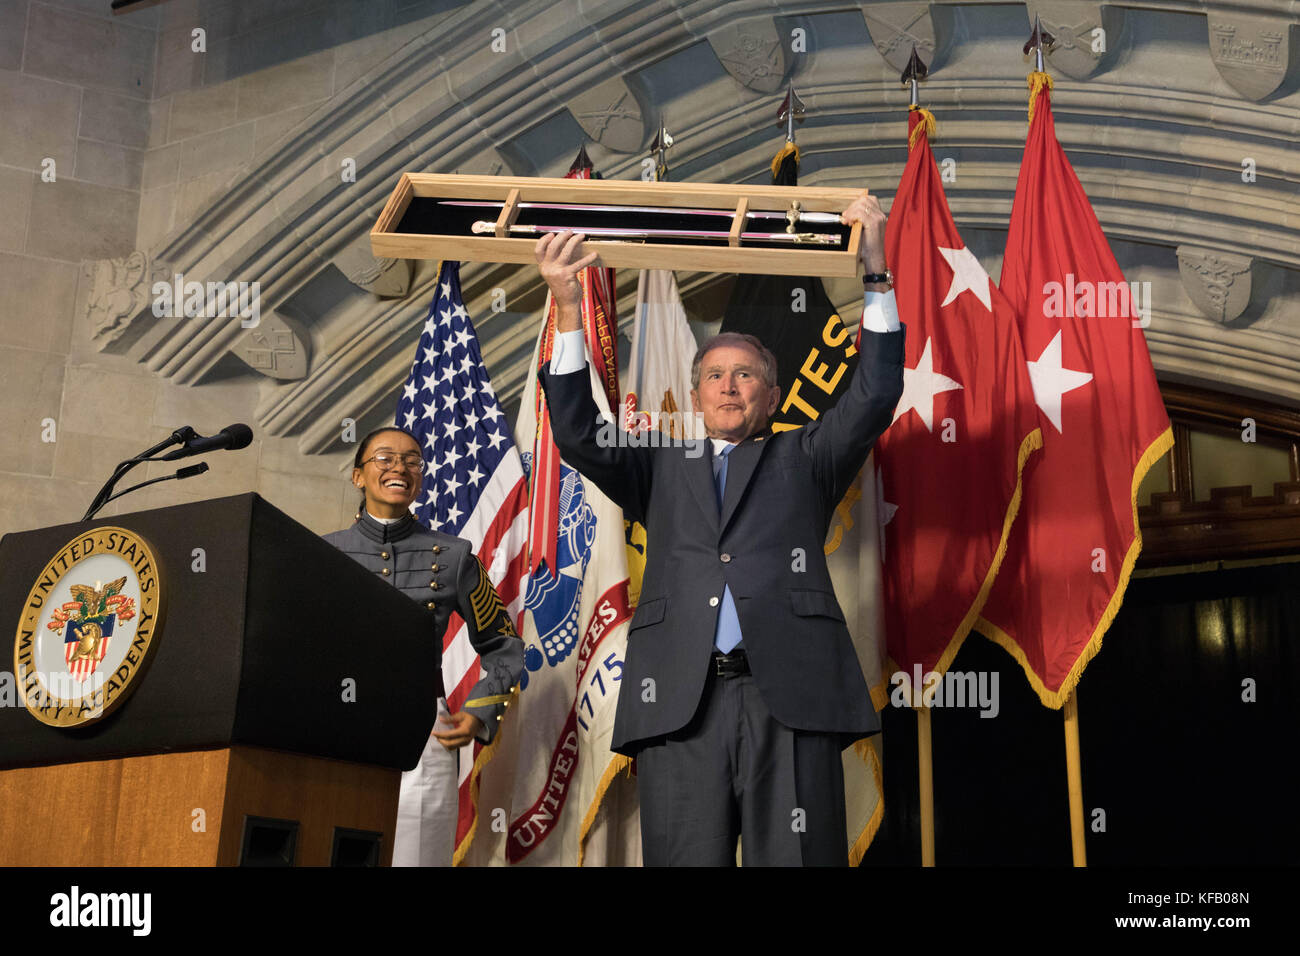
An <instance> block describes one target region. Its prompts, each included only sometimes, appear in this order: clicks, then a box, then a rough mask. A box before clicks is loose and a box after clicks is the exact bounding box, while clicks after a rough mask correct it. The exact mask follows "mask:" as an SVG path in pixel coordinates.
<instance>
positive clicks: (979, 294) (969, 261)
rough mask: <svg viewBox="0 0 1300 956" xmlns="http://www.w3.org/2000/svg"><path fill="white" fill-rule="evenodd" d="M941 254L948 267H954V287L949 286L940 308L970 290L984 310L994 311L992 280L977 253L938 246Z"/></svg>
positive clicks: (964, 249) (962, 248)
mask: <svg viewBox="0 0 1300 956" xmlns="http://www.w3.org/2000/svg"><path fill="white" fill-rule="evenodd" d="M936 248H937V249H938V250H939V254H940V255H942V256H943V257H944V259H945V260H946V261H947V263H948V265H949V266H951V267H952V285H950V286H948V294H947V295H946V296H944V299H943V301H942V302H940V303H939V305H940V307H942V306H945V305H947V304H948V303H950V302H952V300H953V299H955V298H957V296H959V295H961V294H962V293H963V292H965V291H967V290H970V291H971V292H973V293H975V298H977V299H979V300H980V302H981V303H982V304H983V305H984V308H986V309H988V310H989V311H990V312H992V311H993V293H991V292H990V291H989V284H990V283H991V282H992V280H991V279H990V278H989V274H988V273H987V272H985V271H984V267H983V266H982V265H980V262H979V260H978V259H976V258H975V253H973V252H971V251H970V248H969V247H967V246H962V247H961V248H960V249H945V248H943V246H936Z"/></svg>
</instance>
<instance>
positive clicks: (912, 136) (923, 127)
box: [907, 106, 939, 153]
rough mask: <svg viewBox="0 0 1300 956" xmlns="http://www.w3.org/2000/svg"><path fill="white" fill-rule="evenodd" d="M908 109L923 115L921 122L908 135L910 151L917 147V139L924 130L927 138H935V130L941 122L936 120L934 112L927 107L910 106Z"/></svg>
mask: <svg viewBox="0 0 1300 956" xmlns="http://www.w3.org/2000/svg"><path fill="white" fill-rule="evenodd" d="M907 111H908V112H909V113H919V114H920V115H921V122H919V123H917V124H916V127H915V128H914V129H913V130H912V132H911V133H909V134H908V136H907V151H908V152H909V153H910V152H911V151H912V150H913V149H915V148H916V143H917V140H919V139H920V138H921V133H922V131H924V133H925V138H926V139H934V136H935V131H936V130H937V129H938V128H939V124H938V123H936V122H935V121H934V114H933V113H931V112H930V111H929V110H927V109H925V107H922V106H909V107H908V108H907Z"/></svg>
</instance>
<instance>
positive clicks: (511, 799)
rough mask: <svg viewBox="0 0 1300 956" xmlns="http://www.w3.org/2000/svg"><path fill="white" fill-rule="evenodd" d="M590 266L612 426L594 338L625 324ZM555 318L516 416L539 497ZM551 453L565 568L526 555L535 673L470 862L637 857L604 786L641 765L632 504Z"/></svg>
mask: <svg viewBox="0 0 1300 956" xmlns="http://www.w3.org/2000/svg"><path fill="white" fill-rule="evenodd" d="M592 271H596V270H584V272H583V273H582V274H581V281H583V283H584V289H585V295H584V300H588V301H587V304H586V305H585V306H584V310H583V312H584V321H587V320H590V321H592V322H593V323H594V326H592V327H589V329H588V331H589V336H588V349H587V358H588V362H589V364H588V370H589V372H590V375H591V386H592V396H593V398H594V399H595V401H596V405H597V407H598V408H599V409H600V410H601V412H602V414H603V415H604V416H605V417H606V419H607V420H608V421H610V422H611V423H613V422H614V415H613V412H616V411H617V409H618V404H617V401H615V402H613V403H611V401H610V399H609V391H608V389H607V387H606V384H607V382H608V381H609V380H610V379H609V378H608V376H607V374H606V373H607V372H608V371H609V370H610V366H609V365H607V364H604V365H602V362H605V361H606V360H608V361H609V362H612V361H614V356H613V352H612V349H611V350H610V351H609V353H608V354H606V355H604V356H603V358H602V356H601V353H600V352H597V353H596V354H595V355H593V354H592V352H591V348H590V344H591V342H592V341H595V342H597V343H601V342H609V343H612V342H613V337H614V330H615V329H616V324H615V321H614V317H613V314H612V311H608V310H610V309H612V300H604V301H602V299H601V297H600V296H599V295H598V294H597V295H593V288H592V286H591V285H588V284H587V283H588V281H589V275H588V274H589V273H590V272H592ZM599 271H603V270H599ZM545 314H546V315H547V317H548V318H547V321H546V322H545V323H543V328H542V330H541V333H540V334H539V336H538V340H537V345H536V348H535V349H534V353H533V362H532V364H531V366H530V368H531V369H532V370H534V371H533V373H532V374H530V377H529V381H528V385H527V388H526V391H525V395H524V400H523V404H522V406H521V408H520V413H519V420H518V422H517V423H516V425H515V440H516V442H517V443H518V444H519V446H520V447H521V448H529V449H533V450H532V451H529V452H525V454H524V470H525V472H526V473H527V474H528V475H529V476H530V478H531V479H532V485H531V490H532V494H533V496H534V499H535V498H536V496H537V495H539V494H542V493H545V490H546V484H545V482H544V481H543V480H541V476H540V475H539V473H538V471H537V462H538V461H539V456H540V454H541V452H540V450H539V445H540V444H541V438H542V437H546V438H547V440H550V439H549V432H545V431H543V429H542V427H541V424H542V422H543V421H545V418H546V400H545V395H544V393H543V392H542V390H541V389H540V388H539V387H538V384H537V378H536V374H535V370H536V369H537V368H539V367H540V366H542V365H544V364H547V363H549V362H550V359H551V351H552V347H553V344H554V328H553V326H554V310H553V309H552V308H551V303H550V301H549V298H548V301H547V310H546V313H545ZM614 372H615V374H614V376H613V379H612V380H613V382H614V383H617V369H616V368H615V369H614ZM551 453H552V454H553V458H552V460H553V462H554V464H555V468H556V472H557V474H558V481H557V483H556V484H557V488H556V491H557V494H556V498H555V501H554V503H553V504H552V505H550V506H549V507H550V513H551V515H552V519H551V521H552V523H553V527H550V528H543V529H540V530H541V531H542V532H543V533H545V534H549V535H551V536H553V538H554V544H553V545H552V547H553V548H554V551H553V553H554V555H555V557H554V565H553V566H552V565H551V560H552V559H551V558H550V557H549V556H543V560H542V561H541V562H540V564H539V563H538V562H537V555H535V554H534V555H533V558H532V559H531V560H530V561H529V562H528V566H529V567H530V568H531V569H532V570H530V572H529V575H528V579H527V585H526V593H525V597H524V608H525V614H524V622H523V627H522V628H521V636H522V638H523V641H524V645H525V648H526V650H525V656H524V675H523V678H522V680H521V684H520V694H519V699H518V701H517V703H516V704H515V705H514V706H512V707H511V716H510V719H511V723H510V725H509V727H507V728H503V731H509V733H508V735H506V736H507V739H506V740H504V741H503V742H502V744H501V752H500V754H499V755H498V756H497V758H496V759H495V760H493V761H492V763H490V764H488V766H487V769H486V771H485V773H484V776H483V783H482V789H481V792H480V798H479V807H480V813H481V814H483V815H488V814H492V813H496V814H497V819H498V821H499V824H500V825H499V826H498V827H494V828H492V831H491V832H484V833H483V834H482V835H481V837H480V839H479V840H478V841H477V842H476V844H475V846H474V847H473V852H472V855H471V856H470V858H469V862H473V863H478V864H502V863H508V864H519V865H528V866H546V865H550V866H557V865H558V866H574V865H580V864H582V863H583V862H585V860H584V854H585V853H586V852H587V850H588V846H589V845H591V853H592V857H593V861H594V862H602V863H614V864H620V863H622V864H627V863H639V862H640V841H639V832H638V825H637V821H636V817H635V807H634V805H633V806H631V807H626V806H623V807H621V808H620V809H619V811H618V812H617V813H615V814H613V815H612V817H611V815H610V814H609V813H606V812H602V803H603V799H604V796H605V795H606V792H607V791H610V790H611V788H612V787H613V786H614V784H615V782H616V780H617V779H618V778H619V777H620V776H622V775H626V774H629V773H630V770H631V767H630V764H631V761H630V760H629V758H627V757H623V756H621V755H619V754H615V753H613V752H612V751H611V750H610V749H609V743H610V739H611V737H612V735H613V729H614V710H615V705H616V704H617V701H618V692H619V687H620V681H621V680H622V671H623V660H624V657H625V655H626V649H627V631H628V623H629V621H630V619H631V617H632V609H631V605H630V603H629V601H628V594H627V585H628V574H627V558H626V552H625V540H626V538H625V534H624V523H623V512H622V510H621V509H620V508H619V507H618V506H617V505H616V504H614V503H613V502H612V501H610V500H609V499H608V498H606V497H605V496H604V495H603V494H602V493H601V492H600V490H599V489H598V488H597V487H596V486H595V484H594V483H591V482H588V481H586V480H585V479H584V478H583V477H582V476H581V475H580V474H579V473H578V472H577V471H576V470H575V469H574V468H572V467H570V466H569V465H568V464H566V463H565V462H564V461H563V460H562V459H561V458H560V456H559V454H558V450H557V449H555V448H554V445H553V444H552V446H551ZM537 507H538V506H537V505H536V504H534V505H533V508H534V509H535V510H534V514H535V513H536V509H537ZM537 530H539V529H538V527H537V524H536V522H534V531H537ZM629 814H631V818H630V822H629V820H628V815H629ZM629 841H630V842H629ZM593 844H598V845H593Z"/></svg>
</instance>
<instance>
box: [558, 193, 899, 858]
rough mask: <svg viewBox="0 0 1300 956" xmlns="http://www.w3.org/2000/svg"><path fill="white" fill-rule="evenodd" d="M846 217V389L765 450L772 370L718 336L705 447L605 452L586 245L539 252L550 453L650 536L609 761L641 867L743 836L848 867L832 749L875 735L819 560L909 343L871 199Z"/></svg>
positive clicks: (748, 844)
mask: <svg viewBox="0 0 1300 956" xmlns="http://www.w3.org/2000/svg"><path fill="white" fill-rule="evenodd" d="M842 219H843V221H844V222H846V223H852V222H861V223H863V242H862V249H861V254H860V255H861V260H862V263H863V265H864V266H865V268H866V272H867V273H868V275H867V276H866V277H865V279H864V282H865V283H867V284H866V293H867V294H866V303H865V308H864V315H863V328H864V332H863V335H862V341H861V348H860V351H861V360H860V362H859V364H858V368H857V371H856V372H855V373H854V378H853V381H852V383H851V384H850V387H849V389H848V391H847V392H846V393H845V395H844V396H843V397H842V398H841V399H840V401H839V402H838V403H837V404H836V405H835V407H833V408H832V409H830V410H829V411H827V412H826V414H825V415H823V416H822V417H821V419H820V420H819V421H817V422H814V423H812V424H809V425H806V426H804V427H803V428H800V429H797V430H794V431H783V432H780V433H777V434H773V433H772V432H771V430H770V429H768V427H767V423H768V420H769V419H770V417H771V416H772V414H773V413H774V412H775V410H776V408H777V406H778V403H779V401H780V389H779V388H778V387H777V385H776V381H777V377H776V362H775V360H774V359H773V357H772V354H771V353H770V352H769V351H768V350H767V349H765V348H763V346H762V344H761V343H759V342H758V340H757V339H755V338H753V337H752V336H740V335H735V334H724V335H721V336H716V337H715V338H714V339H711V340H710V341H709V342H706V343H704V345H703V346H701V348H700V350H699V352H698V353H697V354H696V357H695V363H694V366H693V369H692V376H691V379H692V392H691V399H692V402H693V404H694V407H695V410H696V412H697V413H698V414H699V415H701V416H702V418H703V422H704V427H705V431H706V433H707V434H708V436H709V437H708V441H707V442H706V443H704V447H700V446H699V445H698V444H696V445H694V447H692V446H691V445H689V444H688V445H687V446H685V447H668V448H664V447H659V448H647V447H625V446H624V447H620V446H619V445H618V444H617V443H613V442H610V441H608V440H607V437H606V438H605V439H602V438H601V437H600V435H601V434H602V429H600V427H599V420H598V413H597V411H596V406H595V403H594V402H593V400H592V397H591V387H590V381H589V375H588V371H587V367H586V359H585V355H584V352H583V339H582V331H581V328H582V326H581V319H580V314H579V309H580V305H581V301H582V291H581V287H580V285H579V283H578V280H577V274H578V272H579V271H580V270H581V269H583V268H585V267H586V266H588V265H591V264H592V263H593V262H594V261H595V258H596V256H595V254H594V253H593V254H591V255H586V256H584V255H583V254H582V252H583V250H582V246H581V242H582V238H583V237H582V236H581V235H580V234H579V235H573V236H570V235H568V234H563V235H559V236H556V235H551V236H544V237H543V238H542V239H541V240H540V241H539V242H538V244H537V260H538V263H539V266H540V269H541V273H542V276H543V278H544V279H545V280H546V282H547V284H548V286H549V287H550V289H551V293H552V296H553V297H554V299H555V302H556V306H557V322H556V331H557V335H556V348H555V352H554V354H553V356H552V360H551V363H550V367H549V369H547V370H543V372H542V373H541V381H542V385H543V387H544V388H545V390H546V396H547V403H548V407H549V409H550V415H551V425H552V429H553V432H554V435H555V441H556V444H557V445H558V447H559V449H560V452H561V453H562V454H563V456H564V458H565V460H566V461H568V462H569V463H570V464H571V465H573V466H574V467H575V468H577V469H578V471H579V472H581V473H582V474H583V475H584V476H586V477H587V478H589V479H591V480H592V481H594V482H595V483H596V485H597V486H599V487H600V489H601V490H602V491H603V492H604V493H605V494H606V495H607V496H609V498H611V499H612V500H613V501H615V502H616V503H617V504H619V505H620V506H621V507H622V508H623V513H624V515H625V516H626V517H628V518H629V519H633V520H636V521H640V522H642V523H643V524H644V525H645V528H646V534H647V543H646V561H647V563H646V569H645V577H644V581H643V584H642V590H641V600H640V603H639V605H638V607H637V611H636V615H635V617H634V618H633V619H632V624H631V630H630V632H629V635H628V646H627V659H626V662H625V665H624V668H623V679H622V683H621V685H620V691H619V700H618V710H617V713H616V718H615V724H614V736H613V741H612V744H611V746H612V747H613V749H614V750H615V751H617V752H619V753H623V754H628V755H635V756H636V757H637V765H638V771H637V778H638V779H637V789H638V794H639V797H640V802H641V841H642V850H643V857H644V860H645V862H646V864H647V865H714V866H725V865H731V864H733V863H734V862H735V855H736V840H737V838H738V837H739V836H741V835H742V833H743V838H744V842H743V848H742V852H743V856H744V860H745V862H746V863H747V864H751V865H755V864H757V865H845V864H847V862H848V837H847V833H846V823H845V806H844V778H843V765H842V764H841V762H840V760H841V758H840V752H841V750H842V749H843V748H844V747H846V746H848V745H849V744H850V743H852V741H854V740H856V739H859V738H862V737H866V736H869V735H870V734H873V733H877V732H878V731H879V730H880V722H879V718H878V717H877V715H876V713H875V710H874V708H873V707H872V704H871V697H870V694H869V692H868V689H867V685H866V680H865V679H864V678H863V675H862V669H861V667H860V666H859V664H858V659H857V655H856V653H855V652H854V648H853V644H852V641H851V639H850V637H849V633H848V629H847V627H846V626H845V623H844V614H843V612H842V611H841V609H840V606H839V604H838V602H837V601H836V599H835V594H834V591H833V589H832V585H831V579H830V574H829V572H828V570H827V567H826V560H825V554H824V552H823V548H822V545H823V542H824V541H825V538H826V533H827V529H828V527H829V522H830V518H831V516H832V514H833V512H834V509H835V506H836V505H837V504H838V503H839V501H840V499H841V498H842V497H843V495H844V493H845V491H846V490H847V488H848V486H849V484H850V483H851V482H852V481H853V478H854V477H855V476H856V474H857V473H858V471H859V469H860V468H861V467H862V465H863V463H864V462H865V460H866V458H867V455H868V454H869V453H870V451H871V447H872V445H873V444H874V442H875V440H876V438H877V437H878V436H879V435H880V434H881V433H882V432H883V431H884V430H885V428H886V427H888V425H889V424H890V421H891V416H892V413H893V410H894V407H895V405H896V404H897V402H898V399H899V396H900V395H901V394H902V382H903V367H902V365H903V331H902V330H901V328H900V327H899V323H898V315H897V310H896V308H895V306H894V302H893V298H894V296H893V292H892V289H891V288H890V285H889V282H890V280H891V278H892V276H890V274H889V273H888V270H887V269H886V264H885V261H884V235H885V216H884V213H883V212H881V210H880V206H879V203H878V202H877V201H876V199H875V197H873V196H870V195H868V194H867V192H866V191H864V192H863V193H862V194H861V195H860V196H859V197H858V199H856V200H855V201H854V202H853V204H851V205H850V206H849V207H848V208H847V209H846V210H845V211H844V213H843V214H842ZM791 321H797V319H796V317H794V316H792V318H791ZM603 434H604V435H605V436H608V434H609V431H608V430H607V429H606V430H603ZM703 451H708V452H710V454H701V452H703Z"/></svg>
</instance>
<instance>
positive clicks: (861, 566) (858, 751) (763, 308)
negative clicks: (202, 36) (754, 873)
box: [722, 143, 888, 866]
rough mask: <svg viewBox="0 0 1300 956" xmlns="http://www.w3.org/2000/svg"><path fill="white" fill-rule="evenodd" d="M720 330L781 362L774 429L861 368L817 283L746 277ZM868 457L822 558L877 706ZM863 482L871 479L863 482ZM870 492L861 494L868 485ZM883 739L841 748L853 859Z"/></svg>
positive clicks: (875, 812) (876, 815) (809, 415)
mask: <svg viewBox="0 0 1300 956" xmlns="http://www.w3.org/2000/svg"><path fill="white" fill-rule="evenodd" d="M798 169H799V149H798V147H797V146H795V144H794V143H786V144H785V146H784V147H783V148H782V149H781V151H780V152H778V153H777V154H776V156H775V157H774V158H773V160H772V182H773V184H775V185H778V186H794V185H797V184H798V183H797V180H798ZM722 331H724V332H743V333H746V334H749V335H754V336H757V337H758V339H759V340H760V341H761V342H762V343H763V344H764V345H766V346H767V347H768V348H769V349H770V350H771V351H772V353H773V354H774V355H775V356H776V359H777V371H778V384H779V385H780V386H781V404H780V405H779V406H778V408H777V411H776V414H775V415H774V416H773V419H772V429H773V431H782V430H785V429H790V428H799V427H800V426H802V425H804V424H807V423H808V422H810V421H816V420H817V419H818V418H820V417H821V415H822V414H823V413H824V412H825V411H827V410H828V409H829V408H830V407H831V406H832V405H834V404H835V402H836V400H837V399H838V398H839V397H840V395H842V394H843V393H844V392H846V391H847V390H848V384H849V382H850V381H851V380H852V378H853V372H854V369H856V368H857V364H858V350H857V347H856V346H855V345H854V341H855V339H854V334H853V332H852V331H850V329H848V328H846V327H845V325H844V323H843V322H842V321H841V319H840V317H839V315H838V314H836V311H835V306H834V305H833V304H832V303H831V300H830V298H829V297H828V296H827V295H826V290H825V288H824V287H823V286H822V282H821V280H820V279H818V278H815V277H808V276H805V277H791V276H750V275H742V276H740V277H738V278H737V279H736V285H735V288H734V290H733V291H732V294H731V300H730V301H729V302H728V303H727V312H726V315H725V316H724V318H723V320H722ZM872 473H873V472H872V470H871V459H868V460H867V464H866V465H865V466H863V469H862V472H861V473H859V475H858V477H857V478H855V479H854V481H853V484H852V485H851V486H850V487H849V490H848V491H847V492H846V493H845V495H844V500H843V501H841V502H840V504H839V505H838V506H837V507H836V509H835V514H834V516H833V517H832V519H831V527H830V531H829V533H828V535H827V538H826V544H825V550H826V563H827V566H828V568H829V570H830V574H831V580H832V582H833V583H834V585H835V594H836V596H837V597H838V598H839V601H840V606H841V607H842V608H843V610H844V614H845V619H846V622H847V624H848V629H849V634H850V635H851V636H852V638H853V645H854V648H855V649H856V650H857V652H858V662H859V663H860V664H861V665H862V673H863V674H864V675H865V677H866V679H867V686H868V687H869V688H871V699H872V703H873V704H874V705H875V707H876V709H877V710H881V709H883V708H884V707H885V706H886V705H887V704H888V695H887V687H886V682H885V679H884V677H883V674H882V671H883V667H882V662H883V656H884V648H883V636H884V635H883V631H882V628H881V621H880V604H881V601H880V559H879V556H878V554H877V551H876V540H877V533H876V526H877V522H876V513H875V507H876V496H875V492H874V487H873V486H874V482H872V481H871V480H870V477H869V476H870V475H871V474H872ZM864 483H865V485H864ZM864 489H865V490H864ZM880 747H881V735H879V734H876V735H874V736H873V737H869V738H867V739H865V740H859V741H857V742H856V743H855V744H854V745H853V747H851V748H849V749H848V750H846V751H844V790H845V800H846V809H847V814H848V834H849V840H850V841H852V842H851V846H850V848H849V861H850V863H852V864H853V865H855V866H856V865H857V864H858V863H860V862H861V860H862V856H863V854H864V853H866V851H867V847H868V846H869V845H870V844H871V840H872V838H873V837H874V836H875V834H876V831H877V830H878V829H879V828H880V821H881V819H882V818H883V816H884V806H885V805H884V800H883V798H882V793H883V790H882V783H881V764H880Z"/></svg>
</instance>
